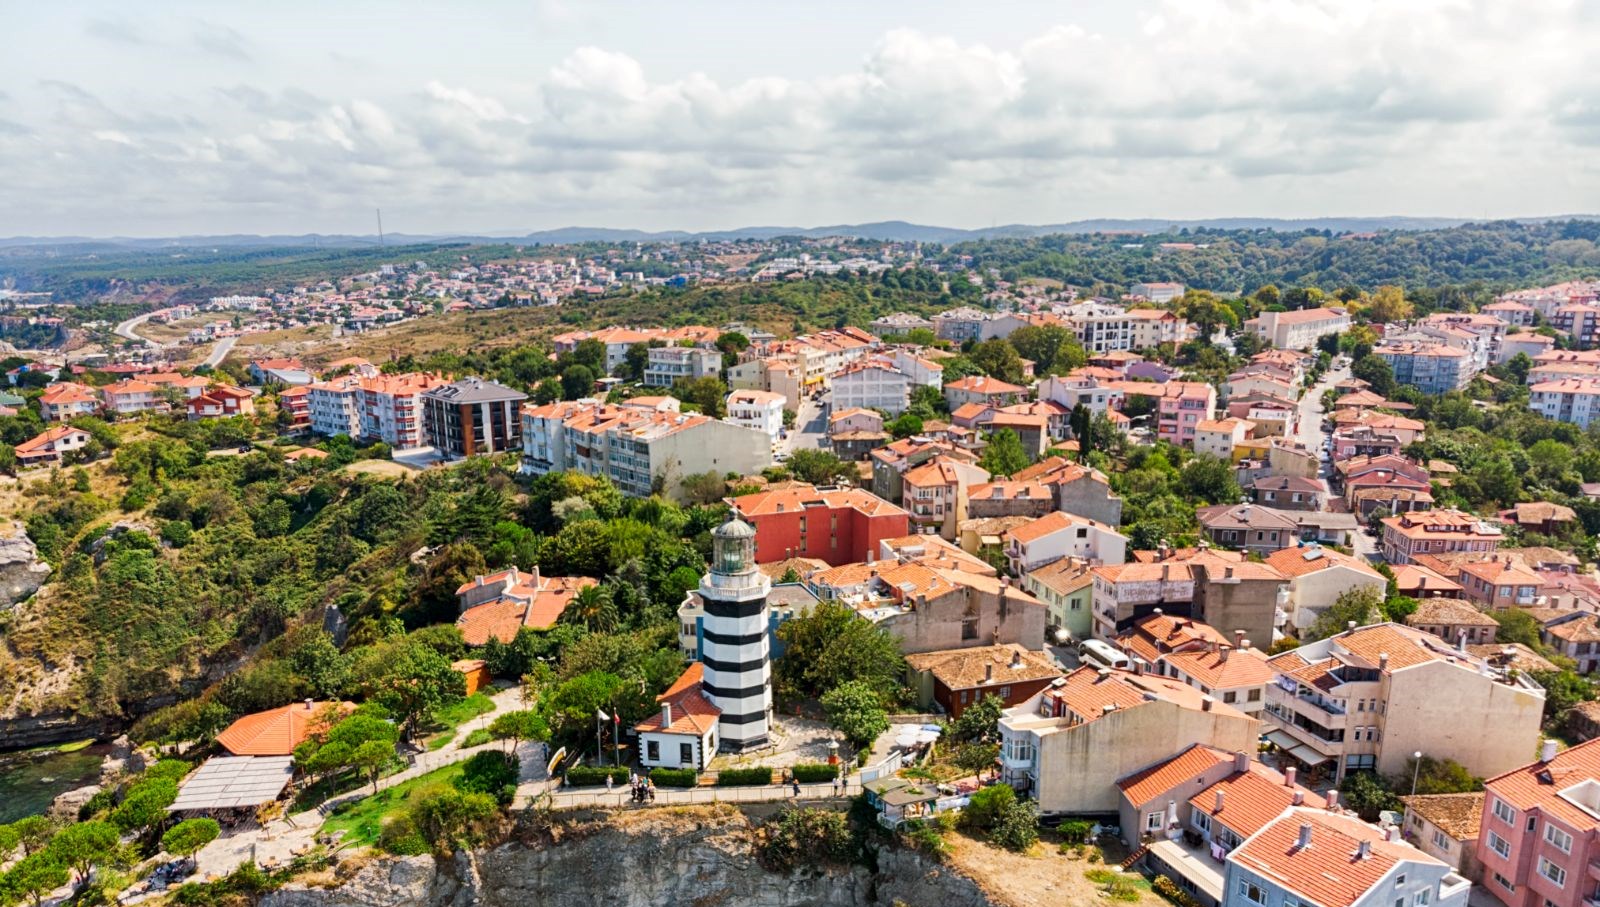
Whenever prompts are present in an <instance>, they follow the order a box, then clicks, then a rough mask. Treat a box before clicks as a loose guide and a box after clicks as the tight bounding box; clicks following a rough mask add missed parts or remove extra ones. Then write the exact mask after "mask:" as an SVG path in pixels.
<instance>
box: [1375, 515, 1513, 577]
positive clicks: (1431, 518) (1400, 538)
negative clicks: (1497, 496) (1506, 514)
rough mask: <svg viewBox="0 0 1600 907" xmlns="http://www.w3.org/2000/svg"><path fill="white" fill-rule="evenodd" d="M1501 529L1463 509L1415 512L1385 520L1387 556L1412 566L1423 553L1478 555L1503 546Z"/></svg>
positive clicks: (1384, 549) (1492, 551)
mask: <svg viewBox="0 0 1600 907" xmlns="http://www.w3.org/2000/svg"><path fill="white" fill-rule="evenodd" d="M1501 535H1502V533H1501V531H1500V527H1499V526H1497V525H1495V524H1493V523H1490V522H1488V521H1486V520H1484V519H1482V518H1481V517H1477V516H1474V515H1473V514H1470V513H1462V512H1461V511H1459V510H1413V511H1410V512H1408V513H1397V514H1395V515H1394V516H1390V517H1385V518H1384V520H1383V557H1384V560H1387V561H1388V562H1389V563H1391V564H1409V563H1411V561H1412V559H1413V558H1414V557H1415V556H1416V555H1419V554H1454V553H1456V552H1476V553H1480V554H1492V553H1494V552H1495V551H1496V550H1497V549H1498V548H1499V547H1500V538H1501Z"/></svg>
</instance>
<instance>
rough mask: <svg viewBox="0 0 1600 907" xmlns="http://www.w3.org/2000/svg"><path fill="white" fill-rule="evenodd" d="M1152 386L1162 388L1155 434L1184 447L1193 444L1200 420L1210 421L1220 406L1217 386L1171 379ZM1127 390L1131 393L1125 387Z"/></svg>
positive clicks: (1192, 445)
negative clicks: (1218, 405) (1218, 404)
mask: <svg viewBox="0 0 1600 907" xmlns="http://www.w3.org/2000/svg"><path fill="white" fill-rule="evenodd" d="M1134 386H1137V385H1134ZM1152 387H1156V388H1159V393H1160V397H1159V399H1158V402H1157V410H1156V436H1157V437H1158V438H1160V439H1161V440H1163V441H1168V442H1170V443H1173V444H1177V445H1180V446H1183V447H1194V437H1195V432H1196V431H1197V430H1198V429H1199V427H1200V423H1201V422H1208V421H1210V420H1211V417H1212V414H1213V413H1214V412H1215V411H1216V409H1217V389H1216V388H1214V387H1212V386H1211V385H1209V384H1206V383H1205V382H1202V381H1168V382H1167V383H1166V384H1160V385H1152ZM1125 392H1126V393H1132V391H1131V390H1129V389H1126V388H1125Z"/></svg>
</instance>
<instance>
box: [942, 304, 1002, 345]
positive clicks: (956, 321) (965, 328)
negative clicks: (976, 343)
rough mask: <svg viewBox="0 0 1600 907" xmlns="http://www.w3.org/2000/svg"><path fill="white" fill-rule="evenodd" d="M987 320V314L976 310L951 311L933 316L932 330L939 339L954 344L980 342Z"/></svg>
mask: <svg viewBox="0 0 1600 907" xmlns="http://www.w3.org/2000/svg"><path fill="white" fill-rule="evenodd" d="M988 320H989V315H988V313H987V312H981V311H979V310H977V309H973V308H959V309H951V310H949V311H947V312H940V313H939V314H937V315H935V316H933V330H934V333H936V334H938V335H939V339H941V340H949V341H952V342H955V343H962V342H965V341H967V340H981V339H983V328H984V325H985V324H986V323H987V322H988Z"/></svg>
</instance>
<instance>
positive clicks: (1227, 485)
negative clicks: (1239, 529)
mask: <svg viewBox="0 0 1600 907" xmlns="http://www.w3.org/2000/svg"><path fill="white" fill-rule="evenodd" d="M1182 475H1183V489H1184V491H1185V492H1186V493H1187V494H1188V495H1189V496H1190V497H1192V498H1195V499H1197V500H1200V501H1204V502H1205V503H1207V504H1233V503H1236V502H1237V501H1239V499H1240V498H1242V497H1243V496H1244V492H1243V491H1242V490H1241V489H1240V488H1239V480H1238V479H1237V478H1236V476H1235V473H1234V470H1233V464H1232V463H1229V462H1228V461H1227V460H1223V459H1221V458H1220V457H1214V456H1212V455H1210V454H1197V455H1195V458H1194V459H1192V460H1190V461H1189V462H1188V463H1186V464H1184V467H1183V473H1182Z"/></svg>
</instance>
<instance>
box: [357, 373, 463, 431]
mask: <svg viewBox="0 0 1600 907" xmlns="http://www.w3.org/2000/svg"><path fill="white" fill-rule="evenodd" d="M445 383H447V382H446V381H445V379H444V378H443V377H442V376H440V375H430V374H427V373H412V374H405V375H377V376H374V377H369V378H362V379H361V395H360V397H359V401H360V409H361V436H362V437H363V438H369V439H374V440H378V441H382V442H383V443H385V444H388V445H389V446H390V447H392V448H394V449H395V450H409V449H411V448H414V447H422V446H423V445H425V444H427V443H428V432H427V427H426V426H425V425H424V424H423V414H424V407H423V404H422V395H423V394H425V393H427V392H428V391H430V390H433V389H434V388H436V387H439V386H440V385H443V384H445Z"/></svg>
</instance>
